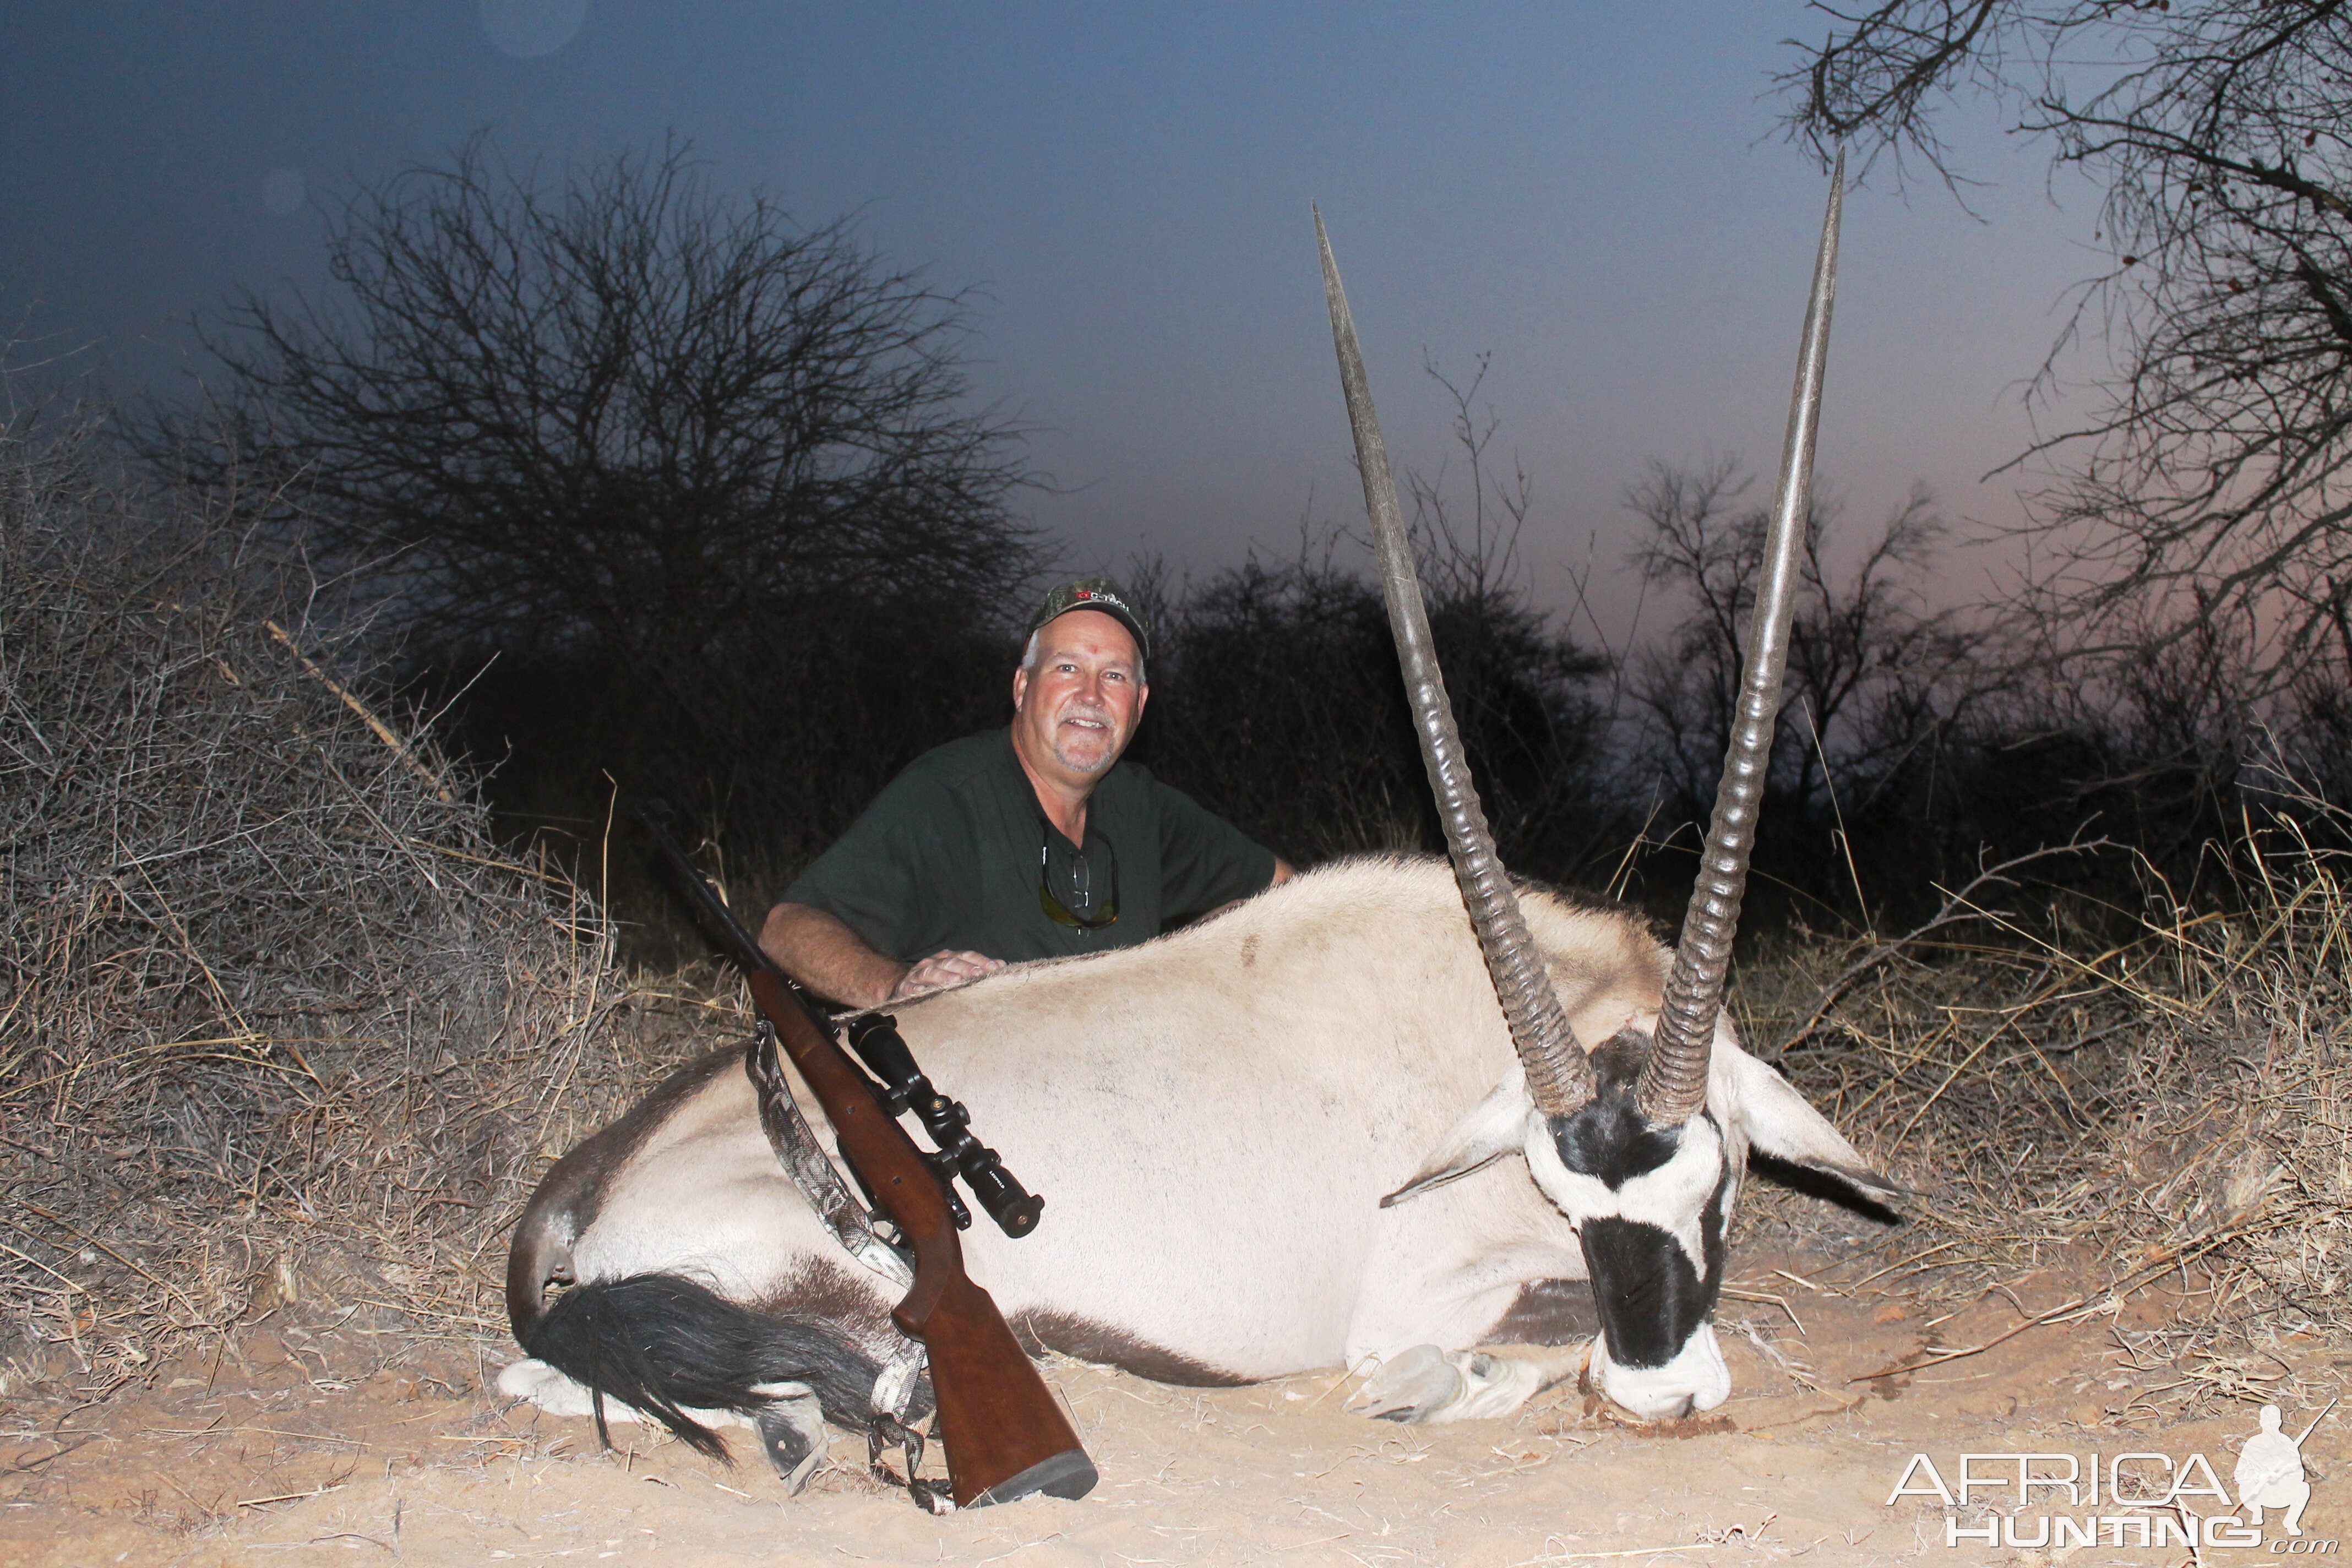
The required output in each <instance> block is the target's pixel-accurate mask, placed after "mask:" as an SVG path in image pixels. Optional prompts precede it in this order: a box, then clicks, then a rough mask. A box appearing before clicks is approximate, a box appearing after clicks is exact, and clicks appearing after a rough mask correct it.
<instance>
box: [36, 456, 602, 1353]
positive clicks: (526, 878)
mask: <svg viewBox="0 0 2352 1568" xmlns="http://www.w3.org/2000/svg"><path fill="white" fill-rule="evenodd" d="M319 610H320V598H319V596H318V594H317V590H316V588H315V586H314V585H313V584H311V583H310V581H309V580H308V579H307V578H306V577H305V576H304V575H303V574H301V573H300V572H299V569H298V563H293V562H289V561H287V560H283V559H273V558H272V556H271V555H270V553H269V552H268V551H267V550H266V549H264V548H263V547H262V546H261V545H260V544H259V543H258V542H257V541H256V540H255V539H254V538H252V537H250V536H249V535H247V533H245V532H243V531H241V528H240V524H239V521H238V519H237V517H236V514H235V511H234V510H229V511H227V512H225V513H216V514H213V515H198V514H196V513H195V512H194V511H193V510H191V509H189V508H186V507H180V506H173V505H168V504H167V505H148V506H142V505H133V504H130V503H126V502H124V501H123V500H121V499H120V498H118V497H116V496H112V495H110V494H109V493H108V492H106V491H105V490H104V489H101V488H100V487H99V486H98V485H96V484H95V483H94V482H93V481H92V480H91V479H89V477H88V475H87V474H86V473H85V472H84V471H83V470H82V469H81V468H79V467H78V465H77V463H76V461H75V457H74V454H73V452H72V451H71V450H70V449H66V450H62V451H60V450H58V449H55V448H52V449H49V450H48V451H47V452H45V453H38V452H34V451H30V450H28V449H27V448H26V447H25V446H23V445H22V444H21V443H18V444H11V445H7V446H5V447H0V846H5V848H0V856H5V858H0V1183H5V1191H6V1193H7V1194H8V1200H9V1201H8V1202H7V1203H5V1205H0V1377H5V1379H6V1380H7V1381H8V1383H9V1384H15V1385H17V1387H19V1388H22V1387H23V1386H24V1385H26V1384H46V1385H47V1386H48V1387H49V1388H50V1389H51V1390H52V1391H53V1392H62V1391H66V1390H78V1391H79V1393H80V1394H83V1395H84V1396H86V1397H97V1396H100V1395H102V1394H104V1393H106V1392H108V1391H110V1390H111V1389H112V1388H114V1387H117V1386H120V1385H121V1384H123V1383H125V1382H127V1381H130V1380H133V1379H137V1378H139V1377H141V1376H142V1375H143V1374H144V1373H146V1372H147V1371H149V1370H151V1369H152V1368H153V1367H155V1366H156V1365H157V1364H158V1363H159V1361H160V1360H162V1359H164V1358H168V1357H170V1356H172V1355H173V1353H174V1352H178V1351H182V1350H184V1349H188V1348H191V1347H190V1344H189V1342H190V1340H191V1337H192V1336H194V1337H196V1345H195V1347H194V1348H197V1349H198V1350H199V1351H200V1352H202V1351H204V1350H206V1349H210V1348H211V1346H210V1344H209V1343H208V1342H206V1341H205V1339H204V1336H206V1335H215V1336H216V1335H217V1334H218V1333H219V1332H220V1331H224V1330H225V1329H226V1327H227V1326H228V1325H229V1324H231V1323H233V1322H235V1321H237V1320H238V1319H239V1318H241V1317H243V1316H245V1315H247V1313H248V1312H250V1311H252V1310H256V1309H257V1308H265V1307H266V1306H268V1304H271V1303H274V1302H278V1301H280V1300H283V1299H284V1298H286V1297H287V1296H288V1295H289V1294H296V1295H302V1296H305V1297H307V1298H308V1299H309V1300H310V1302H311V1303H312V1304H313V1305H316V1304H317V1301H318V1298H319V1297H320V1296H321V1295H322V1294H323V1295H324V1296H325V1297H326V1298H327V1299H328V1300H330V1301H331V1302H332V1303H333V1304H335V1305H336V1306H338V1307H360V1308H362V1309H364V1308H366V1307H368V1306H369V1305H370V1304H371V1303H379V1304H383V1305H384V1306H387V1307H390V1308H395V1309H397V1310H399V1311H401V1312H403V1313H405V1314H408V1315H409V1317H410V1318H411V1319H412V1320H413V1321H419V1322H420V1323H421V1324H422V1325H423V1326H425V1327H427V1328H433V1327H438V1328H442V1329H446V1330H450V1331H466V1332H471V1331H474V1330H477V1329H479V1328H488V1327H491V1326H493V1325H495V1324H497V1323H499V1321H501V1320H502V1316H503V1314H502V1313H500V1312H499V1310H498V1298H497V1276H498V1274H499V1242H500V1240H501V1237H502V1232H503V1230H504V1228H505V1227H506V1226H507V1225H508V1224H509V1222H510V1221H511V1218H512V1215H513V1213H514V1211H515V1209H516V1207H517V1206H518V1205H519V1204H520V1200H521V1199H522V1197H523V1196H525V1195H527V1194H528V1193H529V1191H530V1188H531V1186H532V1185H534V1184H535V1183H536V1181H537V1178H538V1176H539V1173H541V1170H543V1168H544V1166H543V1163H542V1162H543V1159H544V1158H545V1157H546V1156H547V1155H548V1154H549V1153H550V1152H552V1151H560V1150H562V1148H564V1147H565V1146H567V1145H568V1144H569V1143H570V1142H572V1141H574V1140H575V1139H576V1138H577V1137H578V1136H580V1135H581V1134H582V1133H583V1132H584V1131H587V1130H589V1129H590V1128H591V1127H593V1125H594V1124H595V1123H596V1122H597V1121H601V1120H602V1119H603V1118H604V1116H605V1115H606V1114H608V1113H609V1110H610V1109H611V1108H612V1106H613V1104H614V1100H615V1099H616V1097H617V1096H619V1095H621V1094H623V1093H625V1092H633V1091H634V1089H635V1087H636V1086H637V1085H639V1084H640V1083H641V1082H642V1081H643V1079H644V1077H645V1070H646V1069H645V1064H644V1062H643V1061H642V1059H639V1058H642V1057H643V1056H644V1055H645V1054H646V1042H645V1039H644V1031H643V1030H642V1029H630V1028H615V1027H613V1026H612V1024H613V1023H614V1014H615V1009H616V1007H617V1006H618V1005H621V1004H622V1002H623V1001H624V999H625V998H624V995H623V993H622V991H621V988H620V987H619V986H618V985H616V984H615V981H614V972H613V968H612V943H611V938H610V933H609V932H608V931H607V930H606V928H605V926H604V923H603V921H602V920H601V919H600V917H599V916H598V914H597V912H596V911H595V910H593V908H592V907H591V906H590V905H589V904H588V903H587V902H586V901H585V900H583V898H582V897H581V895H580V894H579V893H578V892H577V891H576V890H575V889H572V888H571V887H570V886H569V885H568V884H566V883H564V882H562V880H560V879H554V878H551V877H549V876H547V875H546V874H545V873H544V872H543V871H541V870H537V869H533V868H526V867H520V866H515V865H512V864H509V862H508V861H507V860H506V858H505V855H504V852H503V851H502V850H501V849H500V847H499V846H498V845H497V843H496V842H494V840H493V839H492V837H490V834H489V831H488V815H487V813H486V811H485V810H484V808H483V807H482V805H480V804H479V802H478V797H477V796H476V795H474V793H473V792H472V790H471V789H470V788H469V787H467V785H466V784H465V783H464V782H463V781H460V780H457V779H456V778H454V777H453V776H452V775H451V774H450V773H449V772H448V770H447V769H446V765H445V763H444V762H443V760H442V759H441V758H439V757H438V756H437V755H436V753H435V752H434V751H433V749H432V747H431V745H430V743H429V742H428V741H422V740H402V739H401V738H400V737H399V736H398V735H397V734H394V733H393V732H392V730H391V728H390V727H389V726H387V725H386V724H385V723H384V722H383V720H382V719H380V718H374V717H373V716H371V715H366V714H364V713H363V711H362V705H361V704H360V702H359V700H357V699H355V698H352V697H349V696H348V695H347V694H346V693H345V692H343V691H342V690H341V689H339V688H338V686H337V685H336V684H335V681H334V679H333V678H332V677H331V675H330V674H329V671H330V670H331V669H335V668H339V667H340V666H341V662H342V661H343V659H344V658H345V657H346V652H347V648H348V646H349V638H348V637H341V636H339V635H337V634H336V633H335V632H333V631H332V630H331V629H329V628H328V626H326V625H325V624H324V617H322V616H320V613H319ZM388 742H389V743H388Z"/></svg>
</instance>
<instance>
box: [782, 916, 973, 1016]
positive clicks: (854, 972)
mask: <svg viewBox="0 0 2352 1568" xmlns="http://www.w3.org/2000/svg"><path fill="white" fill-rule="evenodd" d="M760 946H761V950H762V951H764V952H766V953H767V955H768V956H769V957H770V958H772V959H774V960H775V961H776V963H777V966H778V967H779V968H781V969H782V970H783V972H784V973H787V974H789V975H791V976H792V977H793V979H795V980H797V981H799V982H800V983H801V984H803V985H805V986H807V987H808V988H809V989H810V990H812V991H814V992H815V993H816V994H818V995H820V996H824V997H826V998H828V999H829V1000H832V1001H835V1002H841V1003H845V1004H847V1005H850V1006H852V1007H879V1006H882V1005H885V1004H887V1003H891V1002H898V1001H903V1000H905V999H906V998H907V997H909V996H917V995H920V994H922V993H924V992H926V991H936V990H938V989H939V988H940V986H942V985H953V984H957V983H958V982H959V981H964V980H977V979H979V978H980V977H981V976H982V975H983V974H993V973H995V972H996V971H998V970H1000V969H1002V968H1003V967H1004V965H1003V962H1002V961H1000V960H997V959H993V958H989V957H986V956H984V955H982V954H981V953H977V952H935V953H933V954H931V956H930V957H929V958H926V959H924V960H923V961H922V962H921V963H913V964H907V963H899V962H898V960H897V959H895V958H888V957H885V956H884V955H883V954H881V953H878V952H875V951H874V950H873V949H872V948H870V947H868V946H866V941H865V939H864V938H863V937H860V936H859V935H858V934H857V933H856V931H852V930H850V929H849V927H848V925H847V924H846V923H845V922H844V921H841V920H840V919H839V918H838V917H836V916H834V915H830V914H827V913H826V912H825V911H824V910H819V909H812V908H810V907H809V906H808V905H806V904H778V905H777V906H776V907H775V908H774V909H772V910H769V911H768V922H767V924H766V925H764V926H762V927H761V930H760Z"/></svg>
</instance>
